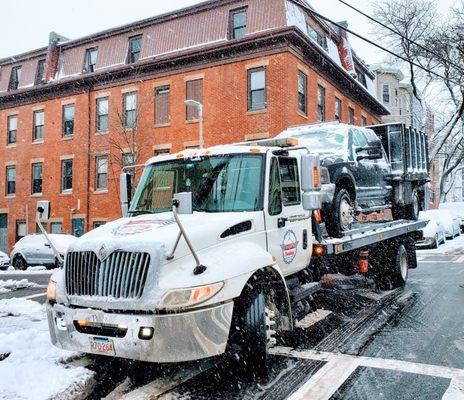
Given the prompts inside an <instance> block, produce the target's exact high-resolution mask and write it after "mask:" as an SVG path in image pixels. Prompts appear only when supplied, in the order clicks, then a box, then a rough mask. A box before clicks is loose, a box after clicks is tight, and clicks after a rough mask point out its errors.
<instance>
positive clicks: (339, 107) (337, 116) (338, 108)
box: [335, 97, 342, 121]
mask: <svg viewBox="0 0 464 400" xmlns="http://www.w3.org/2000/svg"><path fill="white" fill-rule="evenodd" d="M335 119H336V120H337V121H341V120H342V101H341V100H340V99H339V98H338V97H335Z"/></svg>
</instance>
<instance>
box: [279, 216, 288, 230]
mask: <svg viewBox="0 0 464 400" xmlns="http://www.w3.org/2000/svg"><path fill="white" fill-rule="evenodd" d="M287 221H288V218H285V217H281V218H279V219H278V220H277V228H283V227H285V224H286V223H287Z"/></svg>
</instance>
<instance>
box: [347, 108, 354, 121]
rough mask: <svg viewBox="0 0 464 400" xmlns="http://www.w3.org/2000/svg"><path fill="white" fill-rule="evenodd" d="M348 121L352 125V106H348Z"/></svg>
mask: <svg viewBox="0 0 464 400" xmlns="http://www.w3.org/2000/svg"><path fill="white" fill-rule="evenodd" d="M348 123H349V124H350V125H354V108H353V107H348Z"/></svg>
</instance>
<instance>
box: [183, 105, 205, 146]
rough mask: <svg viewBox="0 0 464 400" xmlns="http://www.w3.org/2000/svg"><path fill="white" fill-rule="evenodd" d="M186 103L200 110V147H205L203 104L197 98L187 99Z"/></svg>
mask: <svg viewBox="0 0 464 400" xmlns="http://www.w3.org/2000/svg"><path fill="white" fill-rule="evenodd" d="M184 103H185V104H186V105H187V106H190V107H195V108H196V109H197V110H198V145H199V147H200V149H203V148H204V147H205V143H204V140H203V104H201V103H200V102H199V101H196V100H185V101H184Z"/></svg>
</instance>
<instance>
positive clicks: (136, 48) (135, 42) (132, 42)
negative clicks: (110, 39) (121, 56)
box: [127, 36, 142, 64]
mask: <svg viewBox="0 0 464 400" xmlns="http://www.w3.org/2000/svg"><path fill="white" fill-rule="evenodd" d="M141 49H142V36H137V37H133V38H130V39H129V49H128V53H127V63H128V64H132V63H135V62H137V61H139V59H140V53H141Z"/></svg>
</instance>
